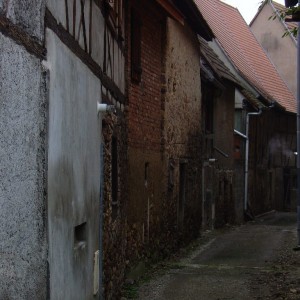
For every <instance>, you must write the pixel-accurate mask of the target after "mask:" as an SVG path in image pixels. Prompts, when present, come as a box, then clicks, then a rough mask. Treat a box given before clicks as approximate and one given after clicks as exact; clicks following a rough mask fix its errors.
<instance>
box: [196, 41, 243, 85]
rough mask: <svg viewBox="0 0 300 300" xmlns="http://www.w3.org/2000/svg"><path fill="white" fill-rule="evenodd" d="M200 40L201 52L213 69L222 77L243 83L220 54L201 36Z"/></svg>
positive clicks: (235, 82) (236, 82) (238, 83)
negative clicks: (226, 64)
mask: <svg viewBox="0 0 300 300" xmlns="http://www.w3.org/2000/svg"><path fill="white" fill-rule="evenodd" d="M199 42H200V52H201V54H202V56H203V57H204V58H205V60H206V61H207V62H208V63H209V65H210V67H211V68H212V69H213V71H214V72H215V73H216V74H217V75H218V76H219V77H220V78H224V79H227V80H229V81H231V82H233V83H234V84H237V85H239V86H240V85H241V84H240V82H239V81H238V79H237V78H236V77H235V76H234V75H233V74H232V73H231V72H230V70H229V69H228V68H227V67H226V66H225V64H224V63H223V61H222V60H221V59H220V58H219V56H218V55H217V54H216V53H215V52H214V51H213V49H212V48H211V47H210V46H209V45H208V43H207V42H206V41H205V40H204V39H203V38H201V37H199Z"/></svg>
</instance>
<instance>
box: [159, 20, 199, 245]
mask: <svg viewBox="0 0 300 300" xmlns="http://www.w3.org/2000/svg"><path fill="white" fill-rule="evenodd" d="M166 39H167V43H166V49H165V52H166V54H165V57H166V60H165V65H164V69H165V74H164V81H165V94H164V111H165V113H164V126H163V128H164V149H165V153H164V171H163V176H164V177H163V184H164V188H165V201H166V203H165V211H167V217H168V218H167V220H168V224H167V225H168V226H167V230H168V234H170V235H171V236H173V241H172V242H173V243H174V242H175V240H177V239H178V236H179V237H180V238H179V239H178V240H177V242H178V241H179V240H180V239H181V240H188V239H189V238H191V237H195V236H197V234H198V233H199V231H200V225H201V203H202V201H201V172H202V162H201V151H202V148H201V136H202V131H201V80H200V53H199V44H198V40H197V38H196V36H195V34H194V33H193V32H192V31H191V30H190V28H189V26H188V25H185V26H182V25H181V24H179V23H178V22H176V21H174V20H172V19H170V18H169V19H168V21H167V34H166Z"/></svg>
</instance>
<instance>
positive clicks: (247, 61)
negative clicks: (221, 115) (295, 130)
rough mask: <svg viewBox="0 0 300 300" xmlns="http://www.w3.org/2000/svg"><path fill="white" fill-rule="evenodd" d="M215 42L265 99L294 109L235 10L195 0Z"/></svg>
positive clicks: (212, 0)
mask: <svg viewBox="0 0 300 300" xmlns="http://www.w3.org/2000/svg"><path fill="white" fill-rule="evenodd" d="M195 3H196V4H197V6H198V8H199V9H200V12H201V13H202V15H203V16H204V18H205V19H206V21H207V23H208V24H209V26H210V27H211V29H212V31H213V33H214V35H215V36H216V38H217V40H218V42H219V44H220V45H221V47H222V48H223V50H224V52H225V53H226V55H227V56H228V57H229V59H230V60H231V61H232V63H233V64H234V65H235V67H236V68H237V70H238V71H239V72H240V73H241V75H242V76H243V77H244V78H245V79H246V80H247V81H248V82H249V83H250V84H251V85H252V86H254V87H255V89H256V90H257V91H258V92H259V93H260V95H261V96H262V97H263V98H264V99H266V100H267V101H269V102H273V101H275V102H277V104H279V106H281V107H283V108H285V109H286V110H287V111H289V112H293V113H295V112H296V100H295V98H294V96H293V94H292V93H291V91H290V90H289V89H288V87H287V86H286V84H285V82H284V81H283V80H282V78H281V77H280V75H279V74H278V72H277V70H276V69H275V67H274V65H273V64H272V63H271V61H270V60H269V58H268V56H267V54H266V53H265V52H264V50H263V49H262V47H261V46H260V45H259V43H258V41H257V40H256V38H255V37H254V35H253V34H252V32H251V30H250V28H249V27H248V25H247V24H246V22H245V20H244V19H243V17H242V16H241V14H240V13H239V11H238V10H237V9H236V8H234V7H232V6H230V5H228V4H225V3H223V2H221V1H219V0H195Z"/></svg>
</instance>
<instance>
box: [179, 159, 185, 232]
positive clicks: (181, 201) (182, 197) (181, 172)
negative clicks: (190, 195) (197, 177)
mask: <svg viewBox="0 0 300 300" xmlns="http://www.w3.org/2000/svg"><path fill="white" fill-rule="evenodd" d="M185 198H186V163H180V165H179V198H178V226H179V228H180V229H181V228H182V227H183V221H184V206H185Z"/></svg>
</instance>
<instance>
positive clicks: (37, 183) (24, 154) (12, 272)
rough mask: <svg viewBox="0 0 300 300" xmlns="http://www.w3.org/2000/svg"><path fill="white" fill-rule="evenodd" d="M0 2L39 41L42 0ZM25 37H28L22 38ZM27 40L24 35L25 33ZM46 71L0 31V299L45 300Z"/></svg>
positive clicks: (12, 19) (13, 20) (4, 11)
mask: <svg viewBox="0 0 300 300" xmlns="http://www.w3.org/2000/svg"><path fill="white" fill-rule="evenodd" d="M25 2H28V1H0V14H1V15H2V16H4V17H6V18H8V19H9V21H10V22H11V23H12V24H15V25H18V26H19V27H20V28H21V29H23V30H24V33H23V35H26V34H29V35H31V36H35V37H36V38H37V39H38V40H39V42H41V41H42V40H43V30H42V23H43V21H42V20H43V11H44V2H43V1H31V2H30V5H29V3H27V4H26V3H25ZM28 38H29V37H28ZM29 39H30V38H29ZM46 95H47V76H46V74H45V73H44V71H43V67H42V65H41V60H40V59H39V58H37V57H36V56H34V55H31V54H29V53H28V52H27V50H26V49H25V48H24V47H23V46H22V45H20V43H16V42H15V41H14V37H13V36H10V37H7V36H4V35H2V34H1V33H0V132H1V135H0V154H1V160H0V177H1V183H0V207H1V209H0V224H1V225H0V253H1V254H0V278H1V280H0V299H3V300H6V299H46V297H47V237H46V219H45V214H46V168H47V163H46V120H47V100H46V98H47V97H46Z"/></svg>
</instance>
